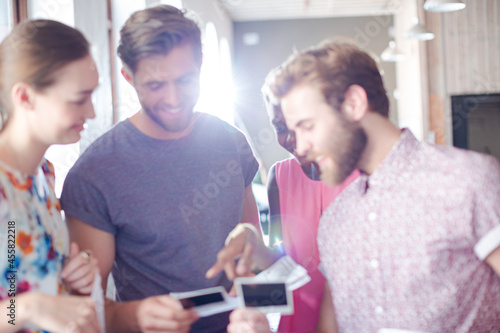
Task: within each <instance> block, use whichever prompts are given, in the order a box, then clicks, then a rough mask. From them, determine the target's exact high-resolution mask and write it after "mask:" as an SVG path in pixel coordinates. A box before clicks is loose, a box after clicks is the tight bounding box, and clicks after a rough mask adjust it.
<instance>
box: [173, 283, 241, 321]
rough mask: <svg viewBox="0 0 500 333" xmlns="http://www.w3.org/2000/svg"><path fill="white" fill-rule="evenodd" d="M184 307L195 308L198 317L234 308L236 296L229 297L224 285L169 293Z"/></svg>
mask: <svg viewBox="0 0 500 333" xmlns="http://www.w3.org/2000/svg"><path fill="white" fill-rule="evenodd" d="M170 297H172V298H175V299H176V300H178V301H179V302H180V303H181V305H182V307H183V308H184V309H192V310H195V311H196V312H197V313H198V315H199V316H200V317H208V316H212V315H214V314H217V313H222V312H227V311H231V310H234V309H236V308H237V307H238V301H237V299H236V297H230V296H229V295H228V294H227V292H226V290H225V289H224V287H213V288H206V289H200V290H194V291H188V292H182V293H170Z"/></svg>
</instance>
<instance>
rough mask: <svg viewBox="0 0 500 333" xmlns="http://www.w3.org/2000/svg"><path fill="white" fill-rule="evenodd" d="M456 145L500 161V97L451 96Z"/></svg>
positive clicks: (492, 95)
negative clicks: (491, 156)
mask: <svg viewBox="0 0 500 333" xmlns="http://www.w3.org/2000/svg"><path fill="white" fill-rule="evenodd" d="M451 105H452V121H453V145H454V146H455V147H460V148H465V149H470V150H474V151H478V152H481V153H485V154H488V155H493V156H495V157H496V158H497V159H499V160H500V94H484V95H459V96H452V97H451Z"/></svg>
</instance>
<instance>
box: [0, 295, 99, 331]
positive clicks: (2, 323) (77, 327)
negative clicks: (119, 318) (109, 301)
mask: <svg viewBox="0 0 500 333" xmlns="http://www.w3.org/2000/svg"><path fill="white" fill-rule="evenodd" d="M0 307H1V308H2V309H7V311H9V312H8V314H10V315H11V316H7V317H6V318H5V319H3V320H0V332H3V333H11V332H17V331H19V330H21V328H23V327H24V326H26V325H27V324H34V325H37V326H38V327H39V328H41V329H43V330H45V331H50V332H54V333H64V332H76V331H78V332H82V333H98V332H99V331H100V328H99V324H98V321H97V317H96V313H95V308H94V302H93V301H92V299H91V298H90V297H80V296H50V295H43V294H40V293H36V292H27V293H23V294H20V295H18V296H16V297H15V298H9V299H6V300H3V301H1V302H0ZM9 307H10V309H9Z"/></svg>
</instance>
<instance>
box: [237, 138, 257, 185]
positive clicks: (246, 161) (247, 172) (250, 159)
mask: <svg viewBox="0 0 500 333" xmlns="http://www.w3.org/2000/svg"><path fill="white" fill-rule="evenodd" d="M238 140H239V141H238V148H239V149H238V152H239V154H240V161H241V167H242V171H243V177H244V178H245V187H247V186H248V185H250V184H251V183H252V180H253V179H254V177H255V174H256V173H257V170H258V169H259V163H258V162H257V159H256V158H255V156H254V155H253V152H252V148H251V147H250V145H249V144H248V141H247V139H246V137H245V135H244V134H243V133H241V132H239V133H238Z"/></svg>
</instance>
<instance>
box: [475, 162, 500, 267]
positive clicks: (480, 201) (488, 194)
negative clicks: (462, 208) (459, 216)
mask: <svg viewBox="0 0 500 333" xmlns="http://www.w3.org/2000/svg"><path fill="white" fill-rule="evenodd" d="M486 162H487V163H486V165H483V166H481V167H480V168H472V170H474V172H476V173H479V177H478V179H477V183H476V184H475V193H474V207H473V223H474V225H473V228H474V233H475V236H476V237H477V240H478V241H477V243H476V245H475V246H474V252H475V253H476V255H477V257H478V258H479V259H481V260H484V259H485V258H486V257H487V256H488V255H489V254H490V253H491V252H493V251H494V250H495V249H496V248H498V247H499V246H500V205H499V203H500V163H499V162H498V161H497V160H496V159H494V158H492V157H488V158H487V159H486Z"/></svg>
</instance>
